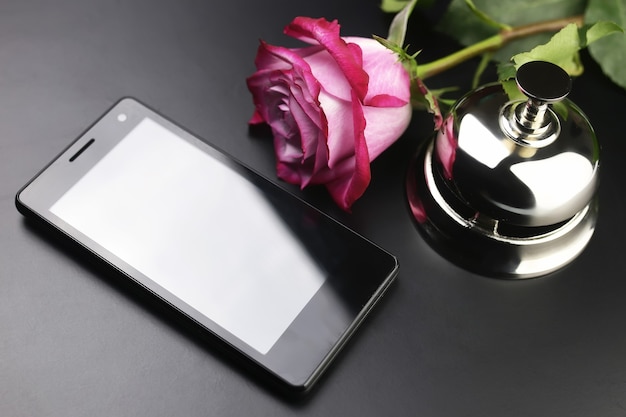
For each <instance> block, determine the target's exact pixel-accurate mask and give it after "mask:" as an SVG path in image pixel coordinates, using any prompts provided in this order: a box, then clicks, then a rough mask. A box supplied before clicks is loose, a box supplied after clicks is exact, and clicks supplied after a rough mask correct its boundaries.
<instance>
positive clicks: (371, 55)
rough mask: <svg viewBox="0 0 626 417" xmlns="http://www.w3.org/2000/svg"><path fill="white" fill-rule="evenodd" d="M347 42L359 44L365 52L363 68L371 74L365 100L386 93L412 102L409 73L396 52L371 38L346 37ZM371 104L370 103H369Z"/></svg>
mask: <svg viewBox="0 0 626 417" xmlns="http://www.w3.org/2000/svg"><path fill="white" fill-rule="evenodd" d="M344 40H345V41H346V42H349V43H352V44H355V45H358V46H359V47H360V49H361V51H362V53H363V70H364V71H365V72H366V73H367V74H369V85H368V91H367V96H366V97H365V98H364V102H365V103H367V102H368V100H370V99H371V98H372V97H375V96H378V95H382V94H386V95H389V96H394V97H397V98H398V99H400V100H402V101H404V102H407V103H408V102H410V100H411V91H410V83H411V81H410V79H409V73H408V72H407V70H406V69H405V68H404V66H403V65H402V63H401V62H400V61H399V60H398V57H397V55H396V54H394V53H393V52H392V51H390V50H389V49H387V48H385V47H384V46H383V45H381V44H380V43H379V42H378V41H376V40H375V39H371V38H359V37H346V38H344ZM368 104H369V103H368Z"/></svg>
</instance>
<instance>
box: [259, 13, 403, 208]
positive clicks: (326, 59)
mask: <svg viewBox="0 0 626 417" xmlns="http://www.w3.org/2000/svg"><path fill="white" fill-rule="evenodd" d="M284 32H285V34H287V35H289V36H291V37H294V38H296V39H299V40H302V41H304V42H306V43H308V44H310V45H311V46H307V47H303V48H296V49H291V48H284V47H280V46H272V45H269V44H267V43H265V42H263V41H261V44H260V46H259V49H258V53H257V56H256V60H255V64H256V67H257V71H256V72H255V73H254V74H253V75H252V76H250V77H249V78H248V79H247V84H248V89H249V90H250V92H251V93H252V96H253V101H254V105H255V112H254V115H253V116H252V118H251V120H250V123H251V124H256V123H267V124H268V125H269V126H270V127H271V130H272V134H273V137H274V149H275V153H276V160H277V162H276V171H277V175H278V177H279V178H281V179H282V180H284V181H287V182H289V183H292V184H298V185H300V186H301V188H304V187H306V186H308V185H313V184H323V185H325V186H326V188H327V189H328V191H329V192H330V194H331V196H332V198H333V200H334V201H335V202H336V203H337V204H338V205H339V206H340V207H341V208H343V209H344V210H349V209H350V207H351V206H352V204H353V203H354V202H355V201H356V200H357V199H358V198H359V197H361V195H363V193H364V192H365V189H366V188H367V186H368V185H369V182H370V162H371V161H373V160H374V159H375V158H376V157H377V156H378V155H380V154H381V153H382V152H383V151H384V150H385V149H387V148H388V147H389V146H390V145H391V144H392V143H393V142H395V141H396V140H397V139H398V138H399V137H400V135H401V134H402V133H403V132H404V130H405V129H406V127H407V126H408V124H409V121H410V118H411V105H410V79H409V74H408V73H407V71H406V70H405V68H404V67H403V65H402V64H401V62H399V60H398V57H397V56H396V55H395V54H394V53H393V52H391V51H390V50H389V49H387V48H385V47H384V46H383V45H381V44H380V43H379V42H377V41H376V40H374V39H369V38H360V37H345V38H341V37H340V34H339V24H338V23H337V21H333V22H329V21H327V20H325V19H311V18H306V17H298V18H296V19H294V21H293V22H292V23H291V24H289V25H288V26H287V27H286V28H285V31H284Z"/></svg>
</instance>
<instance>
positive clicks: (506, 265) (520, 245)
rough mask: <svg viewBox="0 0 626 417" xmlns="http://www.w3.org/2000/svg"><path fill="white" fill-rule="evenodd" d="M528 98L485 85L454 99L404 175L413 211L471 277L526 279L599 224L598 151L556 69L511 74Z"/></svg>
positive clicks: (569, 251) (573, 249)
mask: <svg viewBox="0 0 626 417" xmlns="http://www.w3.org/2000/svg"><path fill="white" fill-rule="evenodd" d="M516 80H517V85H518V87H519V89H520V91H521V92H522V93H524V95H526V97H527V99H526V100H517V101H510V100H509V97H508V95H507V94H506V93H505V92H504V90H503V88H502V86H501V85H500V84H499V83H497V84H489V85H486V86H484V87H481V88H479V89H477V90H475V91H473V92H471V93H469V94H467V95H466V96H464V97H463V98H461V99H460V100H459V101H458V102H457V103H456V104H455V105H454V106H453V107H452V109H451V111H450V114H449V115H448V116H447V118H446V119H445V120H444V124H443V127H442V128H441V129H440V130H439V132H437V134H436V135H435V136H434V138H433V139H432V140H431V141H429V143H427V144H426V145H425V146H423V147H422V148H421V149H420V151H419V152H418V154H417V155H416V158H415V160H414V161H413V162H412V164H411V166H410V168H409V173H408V177H407V196H408V200H409V206H410V208H411V211H412V214H413V216H414V218H415V220H416V222H417V225H418V227H419V229H420V230H421V231H422V232H423V234H424V236H425V237H426V238H427V240H428V241H429V242H430V243H431V244H432V245H433V246H434V247H435V248H436V249H437V250H438V251H439V252H440V253H441V254H443V255H444V256H445V257H447V258H448V259H450V260H452V261H453V262H455V263H457V264H459V265H461V266H462V267H465V268H467V269H469V270H472V271H474V272H477V273H480V274H485V275H489V276H495V277H502V278H529V277H536V276H540V275H544V274H547V273H549V272H552V271H555V270H557V269H559V268H561V267H563V266H565V265H566V264H568V263H569V262H571V261H572V260H573V259H574V258H576V256H578V255H579V254H580V253H581V252H582V251H583V249H584V248H585V246H586V245H587V243H588V242H589V240H590V239H591V236H592V235H593V231H594V228H595V223H596V219H597V213H598V208H597V194H598V193H597V190H598V175H599V151H600V147H599V144H598V142H597V139H596V136H595V133H594V131H593V129H592V127H591V124H590V123H589V121H588V120H587V117H586V116H585V115H584V114H583V113H582V111H581V110H580V109H579V108H578V107H577V106H576V105H575V104H573V103H572V102H571V101H570V100H568V99H567V98H566V96H567V95H568V94H569V92H570V88H571V80H570V78H569V76H568V74H567V73H566V72H565V71H563V70H562V69H561V68H560V67H558V66H556V65H554V64H551V63H547V62H542V61H535V62H529V63H527V64H524V65H522V66H521V67H520V68H519V69H518V71H517V76H516Z"/></svg>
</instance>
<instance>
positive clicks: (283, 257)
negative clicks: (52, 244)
mask: <svg viewBox="0 0 626 417" xmlns="http://www.w3.org/2000/svg"><path fill="white" fill-rule="evenodd" d="M16 205H17V208H18V210H19V211H20V212H21V213H22V214H24V215H25V216H27V217H31V218H34V219H36V220H38V221H40V222H43V223H45V225H47V226H51V227H52V228H53V230H55V232H58V233H59V234H60V236H64V237H66V238H70V239H72V240H73V241H75V242H77V243H78V244H79V245H80V246H82V247H84V248H86V249H87V250H88V251H89V252H90V253H92V254H93V255H94V256H95V257H97V258H100V259H101V260H104V261H105V262H106V263H107V264H109V265H110V266H111V267H113V269H115V270H117V271H119V273H121V274H122V275H123V276H124V277H127V278H128V279H131V280H133V281H134V282H136V283H137V284H139V285H140V286H142V287H144V288H145V289H146V290H148V291H150V292H151V293H153V294H154V295H155V296H156V297H157V298H160V299H161V300H163V301H164V302H166V303H167V304H169V305H170V306H172V307H173V308H175V309H177V310H178V311H179V312H181V313H183V315H184V316H186V317H187V318H189V319H190V320H191V321H192V322H194V323H196V324H197V325H198V326H201V327H202V328H204V329H205V330H206V331H208V332H209V333H210V334H211V335H214V336H215V337H217V338H218V339H219V340H220V341H221V342H223V344H224V345H225V346H227V347H228V348H229V349H231V348H232V350H234V351H236V352H238V355H237V356H238V357H241V358H247V359H248V360H249V361H251V362H252V363H254V364H256V365H257V366H258V367H260V368H261V369H263V370H264V372H267V373H269V374H270V375H272V376H273V378H274V379H276V380H279V381H280V382H281V384H284V385H285V386H286V387H289V388H290V389H291V390H294V391H306V390H307V389H308V388H310V387H311V385H312V384H313V383H314V382H315V381H316V380H317V379H318V377H319V376H320V374H321V373H322V372H323V370H324V369H325V368H326V367H327V366H328V364H329V363H330V361H331V360H332V359H333V357H334V356H335V355H336V353H337V352H338V351H339V349H340V348H341V347H342V345H344V343H345V342H346V341H347V340H348V338H349V337H350V335H351V334H352V333H353V332H354V330H355V329H356V328H357V326H358V325H359V323H360V322H361V321H362V320H363V319H364V318H365V316H366V315H367V314H368V312H369V311H370V309H371V308H372V306H373V305H374V304H375V303H376V301H377V300H378V299H379V298H380V297H381V296H382V294H383V293H384V292H385V290H386V289H387V287H388V286H389V285H390V283H391V282H392V281H393V280H394V278H395V277H396V275H397V272H398V262H397V259H396V258H395V257H394V256H393V255H391V254H389V253H388V252H386V251H385V250H383V249H381V248H380V247H378V246H377V245H375V244H373V243H372V242H370V241H368V240H366V239H365V238H363V237H362V236H360V235H358V234H357V233H355V232H354V231H351V230H349V229H348V228H346V227H345V226H343V225H341V224H339V223H338V222H337V221H335V220H333V219H332V218H330V217H329V216H327V215H325V214H324V213H322V212H320V211H318V210H316V209H315V208H313V207H311V206H310V205H308V204H307V203H305V202H304V201H302V200H301V199H299V198H297V197H296V196H294V195H292V194H290V193H288V192H287V191H285V190H283V189H281V188H280V187H278V186H277V185H275V184H273V183H272V182H271V181H269V180H268V179H266V178H263V177H262V176H260V175H259V174H257V173H255V172H253V171H252V170H250V169H249V168H246V167H245V166H243V165H242V164H240V163H239V162H237V161H236V160H234V159H233V158H231V157H229V156H228V155H226V154H224V153H223V152H221V151H219V150H218V149H216V148H215V147H213V146H210V145H208V144H207V143H206V142H204V141H202V140H200V139H199V138H198V137H196V136H194V135H193V134H191V133H190V132H188V131H186V130H184V129H183V128H181V127H179V126H177V125H176V124H174V123H173V122H171V121H169V120H168V119H166V118H165V117H163V116H160V115H159V114H157V113H156V112H155V111H153V110H151V109H149V108H148V107H147V106H145V105H144V104H142V103H140V102H139V101H137V100H135V99H132V98H124V99H122V100H120V101H119V102H118V103H116V104H115V105H114V106H113V107H112V108H110V109H109V110H108V111H107V112H106V113H105V114H104V115H103V116H102V117H101V118H100V119H98V120H97V121H96V122H95V123H94V124H93V125H92V126H91V127H89V128H88V129H87V130H86V131H85V132H84V133H83V134H82V135H80V137H79V138H78V139H76V140H75V141H74V142H73V143H72V144H71V145H70V146H69V147H68V148H67V149H65V150H64V151H63V152H62V153H61V154H60V155H59V156H58V157H57V158H56V159H54V160H53V161H52V162H51V163H50V164H49V165H48V166H46V167H45V168H44V169H43V170H42V171H41V172H39V174H37V175H36V176H35V177H34V178H33V179H32V180H31V181H30V182H29V183H28V184H26V185H25V186H24V187H23V188H22V189H21V190H20V191H19V192H18V194H17V196H16ZM364 366H367V364H364Z"/></svg>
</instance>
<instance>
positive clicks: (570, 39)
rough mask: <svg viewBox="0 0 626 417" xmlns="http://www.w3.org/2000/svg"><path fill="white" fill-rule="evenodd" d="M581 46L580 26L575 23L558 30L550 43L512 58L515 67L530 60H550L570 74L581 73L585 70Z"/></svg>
mask: <svg viewBox="0 0 626 417" xmlns="http://www.w3.org/2000/svg"><path fill="white" fill-rule="evenodd" d="M580 48H581V41H580V36H579V35H578V27H577V26H576V25H575V24H574V23H570V24H569V25H567V26H565V27H564V28H563V29H561V30H560V31H559V32H557V33H556V34H555V35H554V36H553V37H552V39H550V41H549V42H548V43H545V44H543V45H539V46H536V47H534V48H533V49H531V50H530V51H529V52H522V53H521V54H517V55H515V56H514V57H513V58H512V59H513V62H515V67H516V68H519V67H520V66H521V65H522V64H525V63H526V62H530V61H548V62H552V63H553V64H556V65H558V66H560V67H561V68H563V69H564V70H565V71H567V72H568V73H569V74H570V75H580V74H581V73H582V71H583V67H582V64H581V63H580V57H579V56H578V51H579V50H580Z"/></svg>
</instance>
